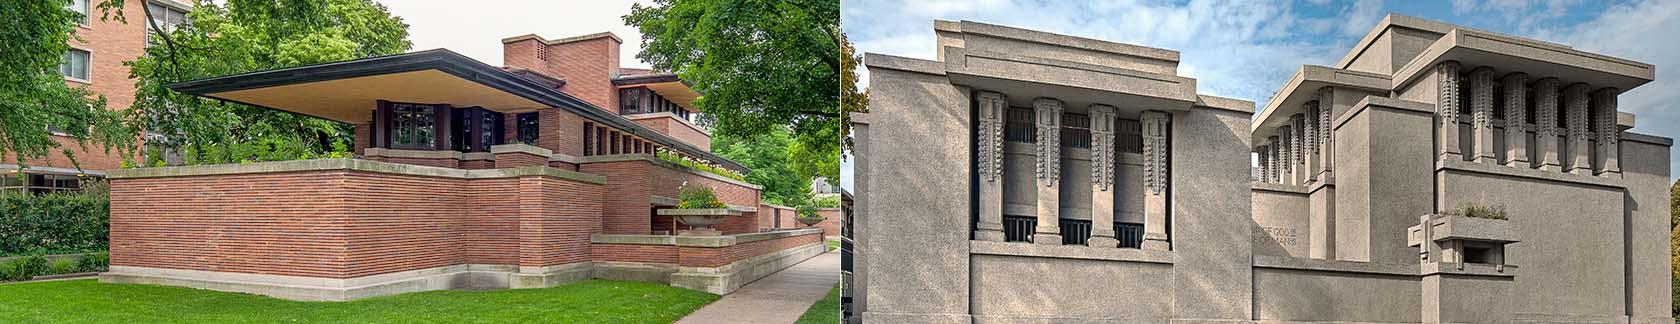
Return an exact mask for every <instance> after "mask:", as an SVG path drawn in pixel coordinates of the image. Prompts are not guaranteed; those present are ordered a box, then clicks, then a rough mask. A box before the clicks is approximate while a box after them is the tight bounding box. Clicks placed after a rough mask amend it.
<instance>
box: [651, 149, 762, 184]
mask: <svg viewBox="0 0 1680 324" xmlns="http://www.w3.org/2000/svg"><path fill="white" fill-rule="evenodd" d="M653 156H654V157H656V158H659V159H660V160H664V161H665V162H671V164H676V165H677V166H681V167H685V168H689V169H694V170H699V171H705V172H708V173H711V174H716V175H720V176H723V177H724V178H730V179H735V181H743V182H744V181H747V178H746V177H745V176H742V175H741V174H740V173H737V172H735V170H730V169H725V168H724V167H721V166H718V165H716V164H711V163H707V162H705V161H700V160H695V159H692V158H688V157H683V156H678V155H676V154H673V153H671V152H666V151H664V150H660V151H658V152H654V153H653Z"/></svg>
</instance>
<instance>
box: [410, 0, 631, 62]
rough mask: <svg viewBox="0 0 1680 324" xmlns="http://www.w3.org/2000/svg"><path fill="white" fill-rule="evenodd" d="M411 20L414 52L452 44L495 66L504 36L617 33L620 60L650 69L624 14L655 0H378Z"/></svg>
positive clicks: (454, 49) (462, 51) (550, 37)
mask: <svg viewBox="0 0 1680 324" xmlns="http://www.w3.org/2000/svg"><path fill="white" fill-rule="evenodd" d="M377 1H378V2H379V3H381V4H384V5H385V7H386V8H388V9H389V10H390V11H391V14H393V15H396V16H398V17H402V19H403V22H406V23H408V34H409V36H408V39H409V40H410V41H413V42H414V48H413V50H414V51H423V50H429V49H435V48H447V49H449V50H451V51H455V52H456V53H461V55H466V56H467V57H471V58H473V59H477V60H479V61H482V62H484V63H489V64H490V65H494V66H501V65H502V39H503V38H507V37H513V36H519V35H525V34H536V35H537V36H542V37H543V38H547V39H557V38H565V37H570V36H578V35H587V34H593V33H599V32H603V31H606V32H612V33H613V34H614V35H618V38H620V39H623V40H624V46H623V47H622V48H620V50H619V51H620V53H619V54H620V56H621V57H620V59H619V62H620V65H622V66H624V67H633V68H647V67H648V64H647V63H643V62H642V61H641V60H638V59H636V53H637V52H638V50H639V49H641V45H640V44H641V41H642V33H640V32H637V31H636V28H634V27H630V26H626V25H625V24H624V20H623V18H622V17H623V16H624V15H627V14H630V5H631V4H633V3H637V2H640V3H644V4H647V3H652V1H621V0H590V1H544V0H480V1H474V2H472V5H462V4H463V2H459V1H437V0H377Z"/></svg>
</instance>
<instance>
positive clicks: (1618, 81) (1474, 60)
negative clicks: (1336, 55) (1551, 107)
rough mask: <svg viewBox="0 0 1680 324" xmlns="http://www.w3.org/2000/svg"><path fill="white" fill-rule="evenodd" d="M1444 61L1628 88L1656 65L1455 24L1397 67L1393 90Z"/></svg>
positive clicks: (1653, 72) (1642, 80) (1648, 78)
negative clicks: (1409, 59) (1415, 55)
mask: <svg viewBox="0 0 1680 324" xmlns="http://www.w3.org/2000/svg"><path fill="white" fill-rule="evenodd" d="M1445 61H1460V62H1462V63H1465V64H1467V66H1479V65H1485V64H1487V63H1489V62H1498V63H1497V64H1493V65H1494V66H1493V67H1494V68H1497V69H1500V70H1501V71H1524V72H1528V73H1529V74H1531V75H1545V76H1550V77H1557V78H1559V79H1562V80H1563V81H1565V82H1585V83H1588V84H1592V85H1593V86H1594V87H1615V88H1618V89H1621V91H1624V92H1625V91H1629V90H1633V89H1634V88H1636V87H1639V86H1640V85H1643V84H1645V83H1648V82H1651V80H1653V79H1655V78H1656V68H1655V67H1654V66H1652V65H1650V64H1645V63H1641V62H1637V61H1633V60H1627V59H1622V58H1616V57H1611V56H1608V55H1602V54H1597V53H1589V52H1584V51H1580V50H1576V49H1573V48H1570V47H1568V46H1562V45H1557V44H1551V43H1544V42H1538V41H1534V40H1530V39H1525V38H1519V37H1512V36H1507V35H1501V34H1496V33H1490V32H1485V31H1480V30H1474V29H1466V28H1456V27H1455V28H1454V29H1453V30H1452V31H1450V32H1447V33H1446V35H1444V36H1441V38H1440V39H1437V40H1435V42H1434V43H1433V44H1430V45H1429V47H1428V48H1425V49H1424V50H1423V52H1422V53H1419V54H1418V56H1417V57H1415V58H1412V60H1411V61H1408V62H1407V63H1406V65H1404V66H1402V67H1400V69H1398V70H1396V71H1394V77H1393V79H1392V84H1393V86H1392V87H1391V88H1390V89H1403V88H1405V87H1406V86H1408V85H1410V84H1411V83H1412V82H1416V81H1417V80H1420V79H1421V78H1422V76H1424V75H1427V74H1429V73H1431V72H1432V71H1434V66H1435V64H1436V63H1440V62H1445Z"/></svg>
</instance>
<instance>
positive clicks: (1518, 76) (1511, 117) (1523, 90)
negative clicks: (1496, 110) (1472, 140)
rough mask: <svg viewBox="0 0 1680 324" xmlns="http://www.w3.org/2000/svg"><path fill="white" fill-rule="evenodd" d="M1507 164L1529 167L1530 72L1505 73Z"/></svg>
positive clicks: (1501, 80)
mask: <svg viewBox="0 0 1680 324" xmlns="http://www.w3.org/2000/svg"><path fill="white" fill-rule="evenodd" d="M1500 82H1503V83H1504V86H1505V165H1506V166H1510V167H1515V168H1528V167H1529V166H1528V128H1527V127H1525V126H1524V125H1525V124H1526V123H1527V121H1528V84H1527V83H1528V74H1524V73H1522V72H1517V73H1511V74H1508V75H1505V78H1504V79H1500Z"/></svg>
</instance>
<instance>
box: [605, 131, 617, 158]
mask: <svg viewBox="0 0 1680 324" xmlns="http://www.w3.org/2000/svg"><path fill="white" fill-rule="evenodd" d="M611 136H612V138H611V142H607V146H610V147H612V149H611V150H610V151H607V152H609V153H611V154H618V132H612V135H611Z"/></svg>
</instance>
